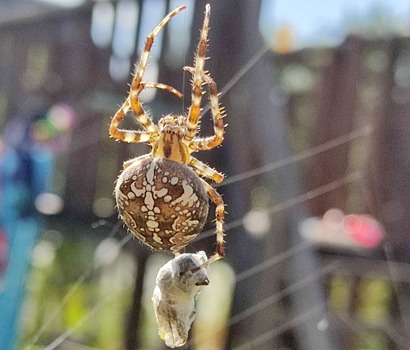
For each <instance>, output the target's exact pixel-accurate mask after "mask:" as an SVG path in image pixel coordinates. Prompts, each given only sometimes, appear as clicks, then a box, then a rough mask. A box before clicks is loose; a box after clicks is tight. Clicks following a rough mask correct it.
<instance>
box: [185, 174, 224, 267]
mask: <svg viewBox="0 0 410 350" xmlns="http://www.w3.org/2000/svg"><path fill="white" fill-rule="evenodd" d="M201 181H202V184H203V186H204V188H205V189H206V192H207V193H208V197H209V199H210V200H211V201H212V202H213V203H214V204H215V205H216V210H215V217H216V220H215V221H216V231H215V234H216V253H215V254H214V255H212V256H211V257H210V258H209V259H208V260H207V261H206V262H205V263H203V264H202V265H200V266H198V267H197V268H194V269H191V270H190V273H194V272H196V271H199V270H200V269H203V268H204V267H206V266H208V265H210V264H212V263H214V262H215V261H218V260H220V259H222V258H223V257H224V256H225V241H224V231H223V224H224V217H225V205H224V202H223V200H222V196H221V195H220V194H219V193H218V192H217V191H216V190H215V189H214V188H213V187H212V186H211V185H210V184H208V183H207V182H206V181H205V180H203V179H201Z"/></svg>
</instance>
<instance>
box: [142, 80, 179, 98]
mask: <svg viewBox="0 0 410 350" xmlns="http://www.w3.org/2000/svg"><path fill="white" fill-rule="evenodd" d="M141 84H144V87H143V89H151V88H154V89H161V90H166V91H168V92H170V93H172V94H174V95H176V96H178V97H179V98H182V97H183V95H182V93H181V92H179V91H178V90H177V89H175V88H173V87H172V86H169V85H166V84H162V83H141Z"/></svg>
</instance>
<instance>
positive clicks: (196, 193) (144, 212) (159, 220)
mask: <svg viewBox="0 0 410 350" xmlns="http://www.w3.org/2000/svg"><path fill="white" fill-rule="evenodd" d="M115 198H116V201H117V207H118V212H119V214H120V217H121V219H122V220H123V221H124V223H125V224H126V225H127V227H128V228H129V230H130V231H131V232H132V233H133V234H134V235H135V236H136V237H137V238H138V239H139V240H140V241H141V242H143V243H144V244H146V245H148V246H149V247H151V248H153V249H155V250H171V251H174V252H177V251H179V250H181V249H182V248H183V247H185V246H186V245H187V244H189V242H190V241H191V240H193V239H194V238H195V237H196V236H197V235H198V234H199V233H200V231H201V230H202V228H203V226H204V224H205V221H206V219H207V216H208V196H207V193H206V191H205V189H204V186H203V184H202V183H201V179H200V178H199V177H198V175H196V174H195V173H194V172H193V171H192V170H191V169H190V168H189V167H188V166H186V165H185V164H181V163H178V162H174V161H172V160H169V159H167V158H160V157H155V158H154V157H149V158H145V159H143V160H138V159H137V160H136V161H135V162H133V163H131V164H130V165H129V166H128V167H127V168H126V169H124V171H123V172H122V173H121V175H120V177H119V178H118V181H117V185H116V187H115Z"/></svg>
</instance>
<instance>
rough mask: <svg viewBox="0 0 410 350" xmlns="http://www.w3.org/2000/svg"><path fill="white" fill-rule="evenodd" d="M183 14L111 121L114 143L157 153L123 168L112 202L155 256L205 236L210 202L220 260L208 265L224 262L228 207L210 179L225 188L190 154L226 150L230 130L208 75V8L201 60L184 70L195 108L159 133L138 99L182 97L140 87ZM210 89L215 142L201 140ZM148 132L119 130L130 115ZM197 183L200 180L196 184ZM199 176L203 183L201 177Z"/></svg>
mask: <svg viewBox="0 0 410 350" xmlns="http://www.w3.org/2000/svg"><path fill="white" fill-rule="evenodd" d="M184 9H185V6H181V7H178V8H177V9H175V10H174V11H172V12H170V13H169V14H168V15H167V16H166V17H165V18H164V19H163V20H162V21H161V23H159V24H158V26H157V27H156V28H155V29H154V30H153V31H152V32H151V33H150V34H149V35H148V37H147V39H146V44H145V48H144V51H143V53H142V56H141V58H140V61H139V64H138V66H137V67H136V70H135V75H134V78H133V80H132V83H131V88H130V91H129V94H128V97H127V99H126V101H125V102H124V103H123V105H122V106H121V107H120V109H119V110H118V111H117V113H116V114H115V116H114V117H113V118H112V120H111V125H110V136H111V137H113V138H115V139H117V140H119V141H124V142H128V143H139V142H144V143H148V144H149V145H150V146H151V152H150V153H149V154H145V155H142V156H139V157H136V158H134V159H131V160H128V161H126V162H124V170H123V171H122V173H121V174H120V176H119V178H118V180H117V183H116V186H115V191H114V195H115V198H116V202H117V207H118V211H119V216H120V218H121V219H122V220H123V221H124V223H125V224H126V225H127V227H128V228H129V230H130V231H131V232H132V233H133V234H134V235H135V236H136V237H137V238H139V239H140V240H141V241H142V242H143V243H144V244H146V245H148V246H149V247H151V248H153V249H155V250H170V251H172V252H174V253H175V254H179V252H180V251H181V249H182V248H184V247H185V246H186V245H188V244H189V242H190V241H192V240H193V239H194V238H195V237H196V236H197V235H198V234H199V233H200V231H201V230H202V228H203V226H204V224H205V221H206V219H207V216H208V205H209V203H208V202H209V199H210V200H211V201H212V202H213V203H214V204H215V205H216V245H217V246H216V253H215V254H214V255H213V256H212V257H211V258H210V259H208V261H207V262H206V265H208V264H210V263H212V262H214V261H216V260H218V259H220V258H222V257H223V256H224V240H223V236H224V233H223V222H224V202H223V200H222V197H221V195H220V194H219V193H218V192H217V191H216V190H215V189H214V188H212V187H211V185H209V184H208V183H207V182H206V181H205V180H204V179H202V178H201V177H204V178H208V179H212V180H214V181H216V182H217V183H220V182H221V181H222V180H223V178H224V176H223V174H221V173H219V172H218V171H216V170H214V169H212V168H210V167H209V166H208V165H206V164H204V163H202V162H201V161H199V160H198V159H196V158H194V157H193V156H192V155H191V153H193V152H196V151H200V150H210V149H212V148H214V147H216V146H218V145H220V144H221V142H222V140H223V133H224V124H223V119H222V118H223V116H224V115H223V110H222V108H220V106H219V101H218V93H217V89H216V84H215V83H214V81H213V80H212V78H211V77H210V76H209V74H208V73H206V72H205V71H204V65H205V51H206V47H207V38H208V30H209V17H210V6H209V4H208V5H206V7H205V18H204V23H203V26H202V30H201V35H200V41H199V44H198V49H197V52H196V56H195V60H194V63H195V64H194V67H184V70H185V71H187V72H189V73H191V74H192V103H191V105H190V107H189V109H188V112H187V115H174V114H171V115H166V116H163V117H162V118H161V119H160V120H159V122H158V125H156V124H155V123H154V122H153V120H152V119H151V117H150V116H149V115H148V114H147V112H146V111H145V110H144V107H143V105H142V103H141V101H140V100H139V98H138V95H139V94H140V93H141V91H142V90H143V89H145V88H157V89H163V90H166V91H169V92H171V93H173V94H175V95H177V96H179V97H182V94H181V93H180V92H179V91H178V90H176V89H174V88H173V87H171V86H168V85H165V84H160V83H147V82H143V81H142V77H143V74H144V71H145V69H146V66H147V61H148V57H149V54H150V50H151V47H152V44H153V42H154V38H155V36H156V35H157V34H158V33H159V32H160V31H161V29H163V28H164V27H165V25H166V24H167V23H168V21H169V20H170V19H171V18H172V17H173V16H175V15H176V14H177V13H179V12H180V11H182V10H184ZM204 84H205V85H207V86H208V90H209V99H210V105H211V113H212V117H213V123H214V135H212V136H208V137H198V136H197V129H198V122H199V119H200V113H201V97H202V86H203V85H204ZM130 108H131V109H132V112H133V113H134V115H135V118H136V120H137V121H138V122H139V123H140V124H141V126H142V128H143V130H138V131H137V130H124V129H119V128H118V126H119V124H120V123H121V121H122V120H123V119H124V117H125V115H126V113H127V112H128V110H129V109H130ZM198 175H199V176H198ZM200 176H201V177H200Z"/></svg>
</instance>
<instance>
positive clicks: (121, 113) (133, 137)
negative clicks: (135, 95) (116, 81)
mask: <svg viewBox="0 0 410 350" xmlns="http://www.w3.org/2000/svg"><path fill="white" fill-rule="evenodd" d="M129 108H130V106H129V101H128V99H127V100H126V101H125V102H124V103H123V104H122V106H121V107H120V109H119V110H118V111H117V113H115V115H114V117H113V118H112V120H111V125H110V136H111V137H114V138H115V139H117V140H120V141H124V142H133V143H137V142H149V141H151V137H152V136H151V133H149V132H144V131H135V130H124V129H119V128H118V125H119V124H120V123H121V121H122V120H123V119H124V117H125V115H126V114H127V112H128V110H129Z"/></svg>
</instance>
